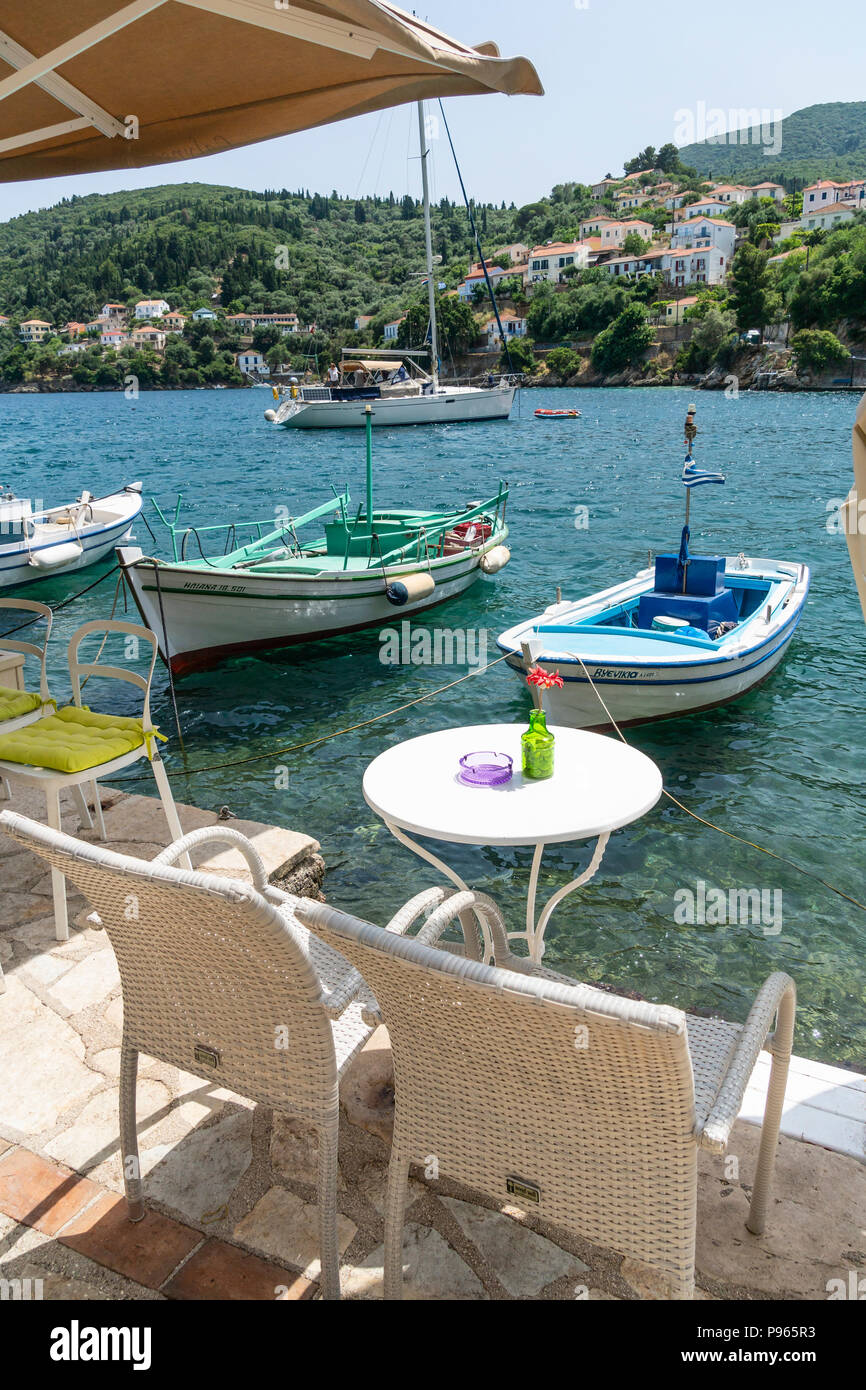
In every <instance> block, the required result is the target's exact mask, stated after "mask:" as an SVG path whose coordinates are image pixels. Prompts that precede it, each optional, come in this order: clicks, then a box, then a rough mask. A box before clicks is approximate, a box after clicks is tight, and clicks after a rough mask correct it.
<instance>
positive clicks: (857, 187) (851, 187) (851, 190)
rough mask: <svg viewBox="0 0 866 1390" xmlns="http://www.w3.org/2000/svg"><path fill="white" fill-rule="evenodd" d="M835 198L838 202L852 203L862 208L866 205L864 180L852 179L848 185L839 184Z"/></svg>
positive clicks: (865, 181) (865, 183)
mask: <svg viewBox="0 0 866 1390" xmlns="http://www.w3.org/2000/svg"><path fill="white" fill-rule="evenodd" d="M836 196H837V198H838V200H839V202H844V203H847V202H853V203H856V204H857V206H858V207H862V206H863V205H864V203H866V180H864V179H853V180H852V181H851V182H850V183H840V184H839V187H838V188H837V190H836Z"/></svg>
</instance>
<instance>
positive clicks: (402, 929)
mask: <svg viewBox="0 0 866 1390" xmlns="http://www.w3.org/2000/svg"><path fill="white" fill-rule="evenodd" d="M445 893H446V890H445V889H444V888H425V889H424V890H423V891H422V892H421V893H416V894H415V897H414V898H410V899H409V901H408V902H407V903H404V904H403V906H402V907H401V908H400V911H399V912H396V913H395V914H394V916H393V917H392V918H391V920H390V922H389V923H388V925H387V927H386V928H385V930H386V931H389V932H393V933H394V934H395V935H396V936H405V935H406V933H407V931H408V930H409V928H410V927H411V926H412V925H413V924H414V923H415V922H416V921H417V920H418V918H419V917H420V916H421V914H422V912H423V913H425V914H427V915H428V916H429V913H430V911H431V909H432V908H434V907H438V906H439V904H440V903H441V902H442V901H443V899H444V898H445Z"/></svg>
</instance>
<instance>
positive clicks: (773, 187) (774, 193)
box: [746, 180, 785, 203]
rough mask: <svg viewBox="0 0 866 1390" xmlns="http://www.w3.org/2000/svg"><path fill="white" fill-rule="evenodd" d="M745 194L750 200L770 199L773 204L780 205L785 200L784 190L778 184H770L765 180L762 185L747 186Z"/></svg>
mask: <svg viewBox="0 0 866 1390" xmlns="http://www.w3.org/2000/svg"><path fill="white" fill-rule="evenodd" d="M746 192H747V193H748V194H749V197H750V198H772V199H773V201H774V202H775V203H782V202H784V200H785V190H784V188H783V186H782V185H781V184H780V183H770V182H768V181H767V180H765V181H764V182H763V183H752V184H748V185H747V188H746Z"/></svg>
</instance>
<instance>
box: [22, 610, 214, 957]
mask: <svg viewBox="0 0 866 1390" xmlns="http://www.w3.org/2000/svg"><path fill="white" fill-rule="evenodd" d="M94 633H104V634H106V636H108V635H110V634H111V633H121V634H124V635H126V636H130V637H135V638H137V639H138V641H140V642H144V643H146V644H147V645H148V646H149V647H150V649H151V657H150V666H149V669H148V673H147V676H146V677H145V676H142V675H139V673H138V672H137V671H130V670H127V669H126V668H125V667H122V666H112V665H103V664H102V663H101V662H99V661H79V659H78V650H79V647H80V646H81V643H82V642H83V641H84V640H85V638H87V637H90V636H92V635H93V634H94ZM156 656H157V639H156V637H155V635H154V634H153V633H152V632H151V631H150V630H149V629H148V628H145V627H139V626H137V625H136V624H134V623H127V622H123V621H120V620H118V619H111V620H105V619H96V620H95V621H93V622H89V623H84V625H83V626H82V627H80V628H79V629H78V631H77V632H75V633H73V635H72V638H71V640H70V642H69V648H68V661H69V676H70V680H71V682H72V698H73V704H72V705H67V706H64V710H65V711H70V710H76V709H81V708H82V707H83V706H82V699H81V690H82V676H84V677H85V678H90V677H91V676H92V677H96V678H108V679H114V680H120V681H126V682H127V683H129V684H130V685H134V686H136V687H137V688H138V689H139V690H141V691H143V692H144V702H143V706H142V716H141V742H140V744H138V746H136V747H134V748H131V749H130V750H129V751H127V752H125V753H122V754H120V756H118V757H115V758H111V759H108V760H107V761H105V762H100V763H97V764H95V765H94V766H92V767H87V768H84V769H83V770H82V771H80V772H63V771H59V770H57V769H56V768H51V767H43V766H39V765H37V764H34V763H27V762H20V761H17V760H15V758H10V757H9V756H8V755H9V750H8V749H7V748H4V743H5V739H4V737H3V734H2V733H0V778H3V779H5V781H6V782H7V783H9V784H10V785H11V786H12V787H14V786H15V785H16V784H17V785H22V786H29V787H36V788H38V789H40V790H41V791H43V792H44V793H45V801H46V807H47V819H48V824H49V825H50V826H51V827H52V828H53V829H54V830H59V829H60V825H61V821H60V794H61V792H64V791H67V790H69V791H71V792H72V794H73V795H74V797H75V799H76V802H77V804H78V806H79V809H82V808H83V813H84V817H85V820H86V822H87V823H88V825H90V824H92V822H91V821H90V816H89V813H88V811H87V806H86V804H85V803H84V797H83V792H82V788H83V787H84V786H86V785H88V784H92V787H93V799H94V809H95V812H96V819H97V824H98V826H99V833H100V835H101V837H102V839H103V840H104V839H105V838H106V835H105V821H104V819H103V815H102V802H101V798H100V794H99V785H98V783H99V778H100V777H109V776H111V775H112V774H113V773H115V772H121V771H122V770H123V768H125V767H129V766H130V765H131V764H132V763H135V762H138V760H139V759H140V758H147V760H148V762H149V763H150V766H151V769H152V771H153V775H154V778H155V780H156V785H157V789H158V791H159V795H160V799H161V801H162V805H163V810H164V811H165V818H166V820H167V821H168V828H169V831H170V834H171V838H172V839H173V840H177V839H180V838H181V837H182V835H183V830H182V828H181V824H180V821H179V819H178V815H177V809H176V807H175V804H174V799H173V797H172V794H171V787H170V786H169V781H168V777H167V776H166V771H165V765H164V763H163V761H162V758H161V757H160V755H159V749H158V745H157V733H156V730H155V729H154V728H153V725H152V723H151V718H150V686H151V681H152V679H153V668H154V666H155V664H156ZM58 713H60V711H58ZM44 722H45V721H44V720H43V719H40V720H35V721H33V723H32V724H30V725H29V726H28V727H27V732H28V734H30V735H36V734H38V733H39V732H40V724H42V723H44ZM76 731H77V732H79V733H80V728H79V726H77V725H76V724H75V723H74V721H73V722H72V723H70V725H69V729H68V736H69V738H70V740H74V738H75V736H76ZM4 755H5V756H4ZM186 864H187V867H189V864H190V861H189V858H187V859H186ZM51 885H52V893H53V899H54V925H55V930H56V933H57V939H58V941H66V940H67V939H68V937H69V918H68V913H67V908H66V885H65V883H64V881H63V875H62V873H60V872H59V871H58V870H56V869H52V871H51Z"/></svg>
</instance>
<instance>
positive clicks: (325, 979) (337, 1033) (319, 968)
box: [0, 811, 373, 1298]
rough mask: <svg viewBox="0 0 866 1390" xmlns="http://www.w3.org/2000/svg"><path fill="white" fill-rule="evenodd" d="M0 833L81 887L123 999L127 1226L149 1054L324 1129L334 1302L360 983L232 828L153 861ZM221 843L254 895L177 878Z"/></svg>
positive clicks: (322, 1168) (197, 876) (135, 1196)
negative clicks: (342, 1092)
mask: <svg viewBox="0 0 866 1390" xmlns="http://www.w3.org/2000/svg"><path fill="white" fill-rule="evenodd" d="M0 829H2V830H3V831H5V832H6V834H7V835H10V836H11V837H12V838H13V839H14V840H16V841H17V842H18V843H19V844H21V845H24V846H26V848H27V849H30V850H32V851H33V852H34V853H36V854H38V855H40V856H41V857H42V858H43V859H46V860H47V861H48V862H49V864H50V865H51V866H52V868H53V869H56V870H57V871H58V872H60V873H62V874H64V875H65V876H66V877H67V878H69V879H71V880H72V882H73V883H75V884H76V885H77V886H78V888H79V889H80V890H81V892H82V893H84V894H85V896H86V897H87V899H88V900H89V902H90V903H91V904H92V905H93V907H94V908H95V910H96V913H97V914H98V917H99V919H100V921H101V924H102V926H104V928H105V930H106V932H107V933H108V937H109V940H110V941H111V944H112V946H113V948H114V953H115V956H116V957H117V964H118V967H119V970H120V979H121V986H122V989H123V1045H122V1049H121V1069H120V1140H121V1146H122V1157H123V1170H124V1181H125V1184H126V1196H127V1202H128V1204H129V1215H130V1219H131V1220H133V1221H138V1220H140V1219H141V1218H142V1216H143V1215H144V1207H143V1189H142V1182H141V1178H140V1176H139V1172H140V1169H139V1158H138V1140H137V1135H136V1124H135V1089H136V1073H137V1066H138V1054H139V1052H144V1053H146V1054H147V1055H148V1056H151V1057H156V1058H158V1059H159V1060H161V1061H163V1062H168V1063H170V1064H172V1065H174V1066H177V1067H181V1068H182V1069H183V1070H184V1071H188V1072H191V1073H192V1074H193V1075H194V1076H200V1077H203V1078H205V1079H206V1080H207V1081H209V1082H211V1083H212V1084H214V1085H217V1086H226V1087H228V1088H229V1089H230V1090H233V1091H236V1092H238V1093H239V1094H240V1095H243V1096H248V1097H249V1098H250V1099H251V1100H254V1101H257V1102H258V1103H260V1104H262V1105H268V1106H271V1107H273V1109H275V1110H280V1111H286V1112H287V1113H290V1114H293V1115H299V1116H301V1117H302V1118H303V1119H306V1120H308V1121H309V1122H310V1123H311V1124H313V1125H315V1126H317V1128H318V1131H319V1176H318V1203H319V1211H318V1216H319V1229H320V1239H321V1263H322V1289H323V1293H324V1295H325V1297H326V1298H339V1294H340V1282H339V1251H338V1243H337V1127H338V1117H339V1095H338V1085H339V1079H340V1076H341V1075H342V1073H343V1071H344V1070H345V1068H346V1067H347V1066H348V1064H349V1062H350V1061H351V1060H352V1058H353V1057H354V1055H355V1053H356V1052H357V1051H358V1049H359V1048H360V1047H361V1046H362V1045H363V1043H364V1042H365V1040H366V1039H367V1037H368V1036H369V1034H370V1031H371V1026H370V1025H369V1024H368V1023H366V1022H365V1021H364V1019H363V1017H362V1011H363V1008H364V1004H365V1002H366V1004H367V1006H368V1007H372V1006H373V1001H372V999H371V997H370V996H369V994H368V993H367V992H366V991H365V990H364V989H363V981H362V980H361V978H360V976H359V975H358V972H357V971H355V970H353V969H351V968H350V966H349V965H348V964H347V962H346V961H345V959H344V958H343V957H342V956H339V955H337V954H336V953H335V952H334V951H333V950H331V948H330V947H328V946H326V945H323V944H322V943H321V942H320V941H318V940H317V939H316V938H315V937H314V936H312V935H311V934H310V932H309V931H307V929H306V928H305V927H302V926H301V925H300V924H299V923H298V922H297V921H295V919H294V917H293V916H292V912H291V905H292V903H293V902H294V901H295V899H292V898H290V897H289V896H288V895H287V894H286V893H283V892H281V891H280V890H279V889H276V888H271V887H269V886H268V882H267V874H266V871H265V867H264V865H263V863H262V861H261V859H260V857H259V855H258V853H257V852H256V850H255V848H254V847H253V846H252V845H251V844H250V842H249V841H248V840H246V839H245V838H244V836H242V835H240V834H239V833H238V832H237V831H235V830H231V829H228V828H224V827H222V826H220V827H214V828H213V829H205V830H197V831H193V832H192V833H191V834H189V835H187V836H185V837H184V838H183V839H181V840H179V841H177V843H175V844H173V845H171V846H170V847H169V848H168V849H166V850H164V851H163V852H162V854H160V855H159V856H158V857H157V858H156V859H155V860H154V861H153V862H148V861H146V860H142V859H133V858H130V857H128V856H127V855H120V854H114V853H113V852H112V851H110V850H108V849H106V848H104V847H103V846H101V845H92V844H87V843H85V842H83V841H81V840H76V839H73V838H72V836H70V835H65V834H62V833H60V832H58V831H56V830H52V829H50V828H49V827H47V826H44V825H41V824H40V823H39V822H37V821H32V820H29V819H27V818H26V817H24V816H20V815H16V814H14V813H13V812H11V811H4V812H2V813H0ZM212 842H220V843H226V844H230V845H233V846H236V847H237V848H238V849H240V850H241V852H242V853H243V854H244V856H245V858H246V860H247V863H248V864H249V866H250V868H251V869H252V874H253V880H254V884H255V886H254V887H250V886H249V885H248V884H245V883H242V882H240V881H237V880H234V879H230V878H222V877H217V876H216V875H214V874H206V873H197V872H195V871H191V870H184V869H177V868H174V867H173V866H172V862H171V861H173V860H174V859H177V858H178V857H180V856H181V855H185V854H187V853H189V851H190V850H192V849H194V848H195V847H196V846H200V845H203V844H206V843H207V844H210V843H212ZM286 1030H287V1031H286ZM22 1048H23V1049H25V1050H26V1038H25V1039H23V1040H22Z"/></svg>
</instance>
